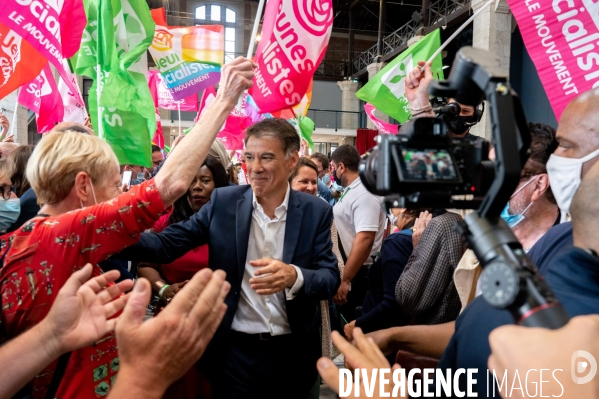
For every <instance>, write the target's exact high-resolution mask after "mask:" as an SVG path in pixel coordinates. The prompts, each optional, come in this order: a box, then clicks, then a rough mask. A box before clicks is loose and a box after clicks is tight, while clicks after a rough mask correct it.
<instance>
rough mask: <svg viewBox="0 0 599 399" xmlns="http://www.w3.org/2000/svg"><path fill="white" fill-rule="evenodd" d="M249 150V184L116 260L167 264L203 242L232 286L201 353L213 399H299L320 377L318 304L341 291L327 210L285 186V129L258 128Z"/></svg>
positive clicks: (227, 190) (290, 153)
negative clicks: (214, 330) (212, 334)
mask: <svg viewBox="0 0 599 399" xmlns="http://www.w3.org/2000/svg"><path fill="white" fill-rule="evenodd" d="M245 146H246V148H245V152H244V155H245V158H246V165H247V170H248V175H249V180H250V186H249V187H248V186H235V187H223V188H217V189H215V190H214V192H213V193H212V198H211V201H210V202H208V204H206V205H205V206H204V207H203V208H202V209H201V210H200V211H199V212H198V213H196V214H195V215H194V216H192V217H191V218H190V219H189V220H188V221H186V222H182V223H177V224H174V225H171V226H169V227H168V228H167V229H165V230H164V231H163V232H162V233H160V234H154V233H144V234H143V235H142V238H141V240H140V241H139V242H138V244H136V245H134V246H132V247H129V248H127V249H126V250H125V251H124V252H122V253H121V254H120V256H121V257H125V258H127V259H131V260H137V261H145V262H148V261H151V262H154V263H170V262H172V261H173V260H174V259H177V258H178V257H180V256H182V255H184V254H186V253H187V252H188V251H190V250H192V249H194V248H196V247H198V246H200V245H203V244H208V247H209V251H210V257H209V265H210V268H212V269H224V270H225V271H226V272H227V280H228V281H229V282H230V283H231V291H230V293H229V294H228V295H227V299H226V301H225V303H226V304H227V306H228V309H227V313H226V314H225V317H224V319H223V323H222V325H221V328H220V331H219V332H217V334H216V336H215V339H214V342H213V344H211V347H210V349H209V350H208V352H207V355H206V356H205V361H206V365H207V366H208V367H206V370H205V372H206V374H207V375H208V377H209V380H210V382H211V383H212V390H213V394H214V397H216V398H256V399H258V398H261V399H262V398H279V397H280V396H281V394H282V393H283V392H284V393H285V395H286V396H287V397H293V398H296V397H297V398H303V397H306V396H307V395H308V394H309V392H310V390H311V389H312V387H313V386H314V385H315V383H316V377H317V371H316V360H317V359H318V358H319V356H320V351H321V344H320V315H319V312H320V307H319V300H323V299H329V298H331V297H332V296H333V295H334V294H335V293H336V292H337V288H338V287H339V284H340V281H339V269H338V267H337V258H336V257H335V255H333V252H332V243H331V231H330V229H331V223H332V220H333V212H332V208H331V207H330V206H329V205H328V204H326V203H325V202H324V201H322V200H320V199H318V198H316V197H314V196H312V195H308V194H305V193H300V192H297V191H294V190H291V189H290V186H289V183H288V178H289V174H290V173H291V171H292V169H293V168H294V167H295V166H296V165H297V162H298V160H299V153H298V152H299V147H300V142H299V137H298V135H297V133H296V131H295V129H294V128H293V126H292V125H291V124H290V123H289V122H287V121H285V120H283V119H266V120H264V121H262V122H259V123H256V124H255V125H253V126H251V127H250V128H248V129H247V132H246V138H245ZM282 354H285V356H282ZM287 359H292V360H291V361H290V362H288V361H287ZM264 381H268V384H264Z"/></svg>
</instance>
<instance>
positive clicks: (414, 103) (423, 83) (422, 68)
mask: <svg viewBox="0 0 599 399" xmlns="http://www.w3.org/2000/svg"><path fill="white" fill-rule="evenodd" d="M432 80H433V72H432V69H431V63H430V62H426V63H425V62H424V61H418V65H417V66H416V67H415V68H414V69H413V70H412V71H411V72H410V73H408V76H406V80H405V91H406V98H407V99H408V102H409V104H410V108H412V109H418V108H422V107H425V106H426V105H428V104H429V94H428V86H429V85H430V83H431V82H432Z"/></svg>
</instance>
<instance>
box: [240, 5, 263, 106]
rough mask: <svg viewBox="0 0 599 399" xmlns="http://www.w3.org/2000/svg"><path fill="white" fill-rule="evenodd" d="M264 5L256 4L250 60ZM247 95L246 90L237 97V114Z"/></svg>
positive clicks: (249, 48)
mask: <svg viewBox="0 0 599 399" xmlns="http://www.w3.org/2000/svg"><path fill="white" fill-rule="evenodd" d="M264 3H266V0H260V3H258V10H257V11H256V19H254V27H253V28H252V37H251V38H250V45H249V47H248V53H247V57H246V58H247V59H248V60H251V59H252V55H254V46H255V45H256V36H257V35H258V25H260V18H261V17H262V11H263V10H264ZM245 93H247V90H246V91H244V92H243V94H242V95H241V96H240V97H239V100H238V101H237V112H240V111H241V104H242V103H243V97H244V95H245Z"/></svg>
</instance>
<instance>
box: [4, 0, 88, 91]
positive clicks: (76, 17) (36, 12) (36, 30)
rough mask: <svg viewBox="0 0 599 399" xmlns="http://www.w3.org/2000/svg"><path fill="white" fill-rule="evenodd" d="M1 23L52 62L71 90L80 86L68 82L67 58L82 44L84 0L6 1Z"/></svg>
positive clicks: (85, 20) (84, 20)
mask: <svg viewBox="0 0 599 399" xmlns="http://www.w3.org/2000/svg"><path fill="white" fill-rule="evenodd" d="M3 6H4V7H3V9H2V12H0V22H1V23H3V24H5V25H6V26H8V27H9V28H10V29H12V30H13V31H14V32H16V33H17V34H18V35H20V36H21V37H22V38H23V39H25V40H26V41H27V42H29V43H30V44H31V45H32V46H33V48H34V49H36V50H37V51H38V52H39V53H40V54H41V55H43V56H44V57H45V58H46V59H48V61H50V62H51V63H52V64H53V65H54V66H55V67H56V69H57V70H58V73H59V74H60V76H62V78H63V79H64V80H65V83H66V84H67V86H68V87H69V89H70V90H71V92H72V93H75V92H77V88H76V86H77V85H73V83H72V82H70V81H69V77H68V74H67V70H65V65H66V64H65V61H66V60H65V59H66V58H69V57H72V56H73V55H74V54H75V53H76V52H77V50H79V45H80V44H81V36H82V34H83V29H84V28H85V25H86V24H87V19H86V17H85V10H84V8H83V1H81V0H55V1H44V2H41V1H40V0H11V1H5V2H3Z"/></svg>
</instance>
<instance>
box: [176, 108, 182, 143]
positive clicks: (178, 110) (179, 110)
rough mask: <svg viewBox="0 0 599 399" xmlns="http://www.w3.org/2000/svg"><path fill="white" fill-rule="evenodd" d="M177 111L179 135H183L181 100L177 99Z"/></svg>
mask: <svg viewBox="0 0 599 399" xmlns="http://www.w3.org/2000/svg"><path fill="white" fill-rule="evenodd" d="M177 112H178V113H179V136H183V133H182V132H181V101H177Z"/></svg>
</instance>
